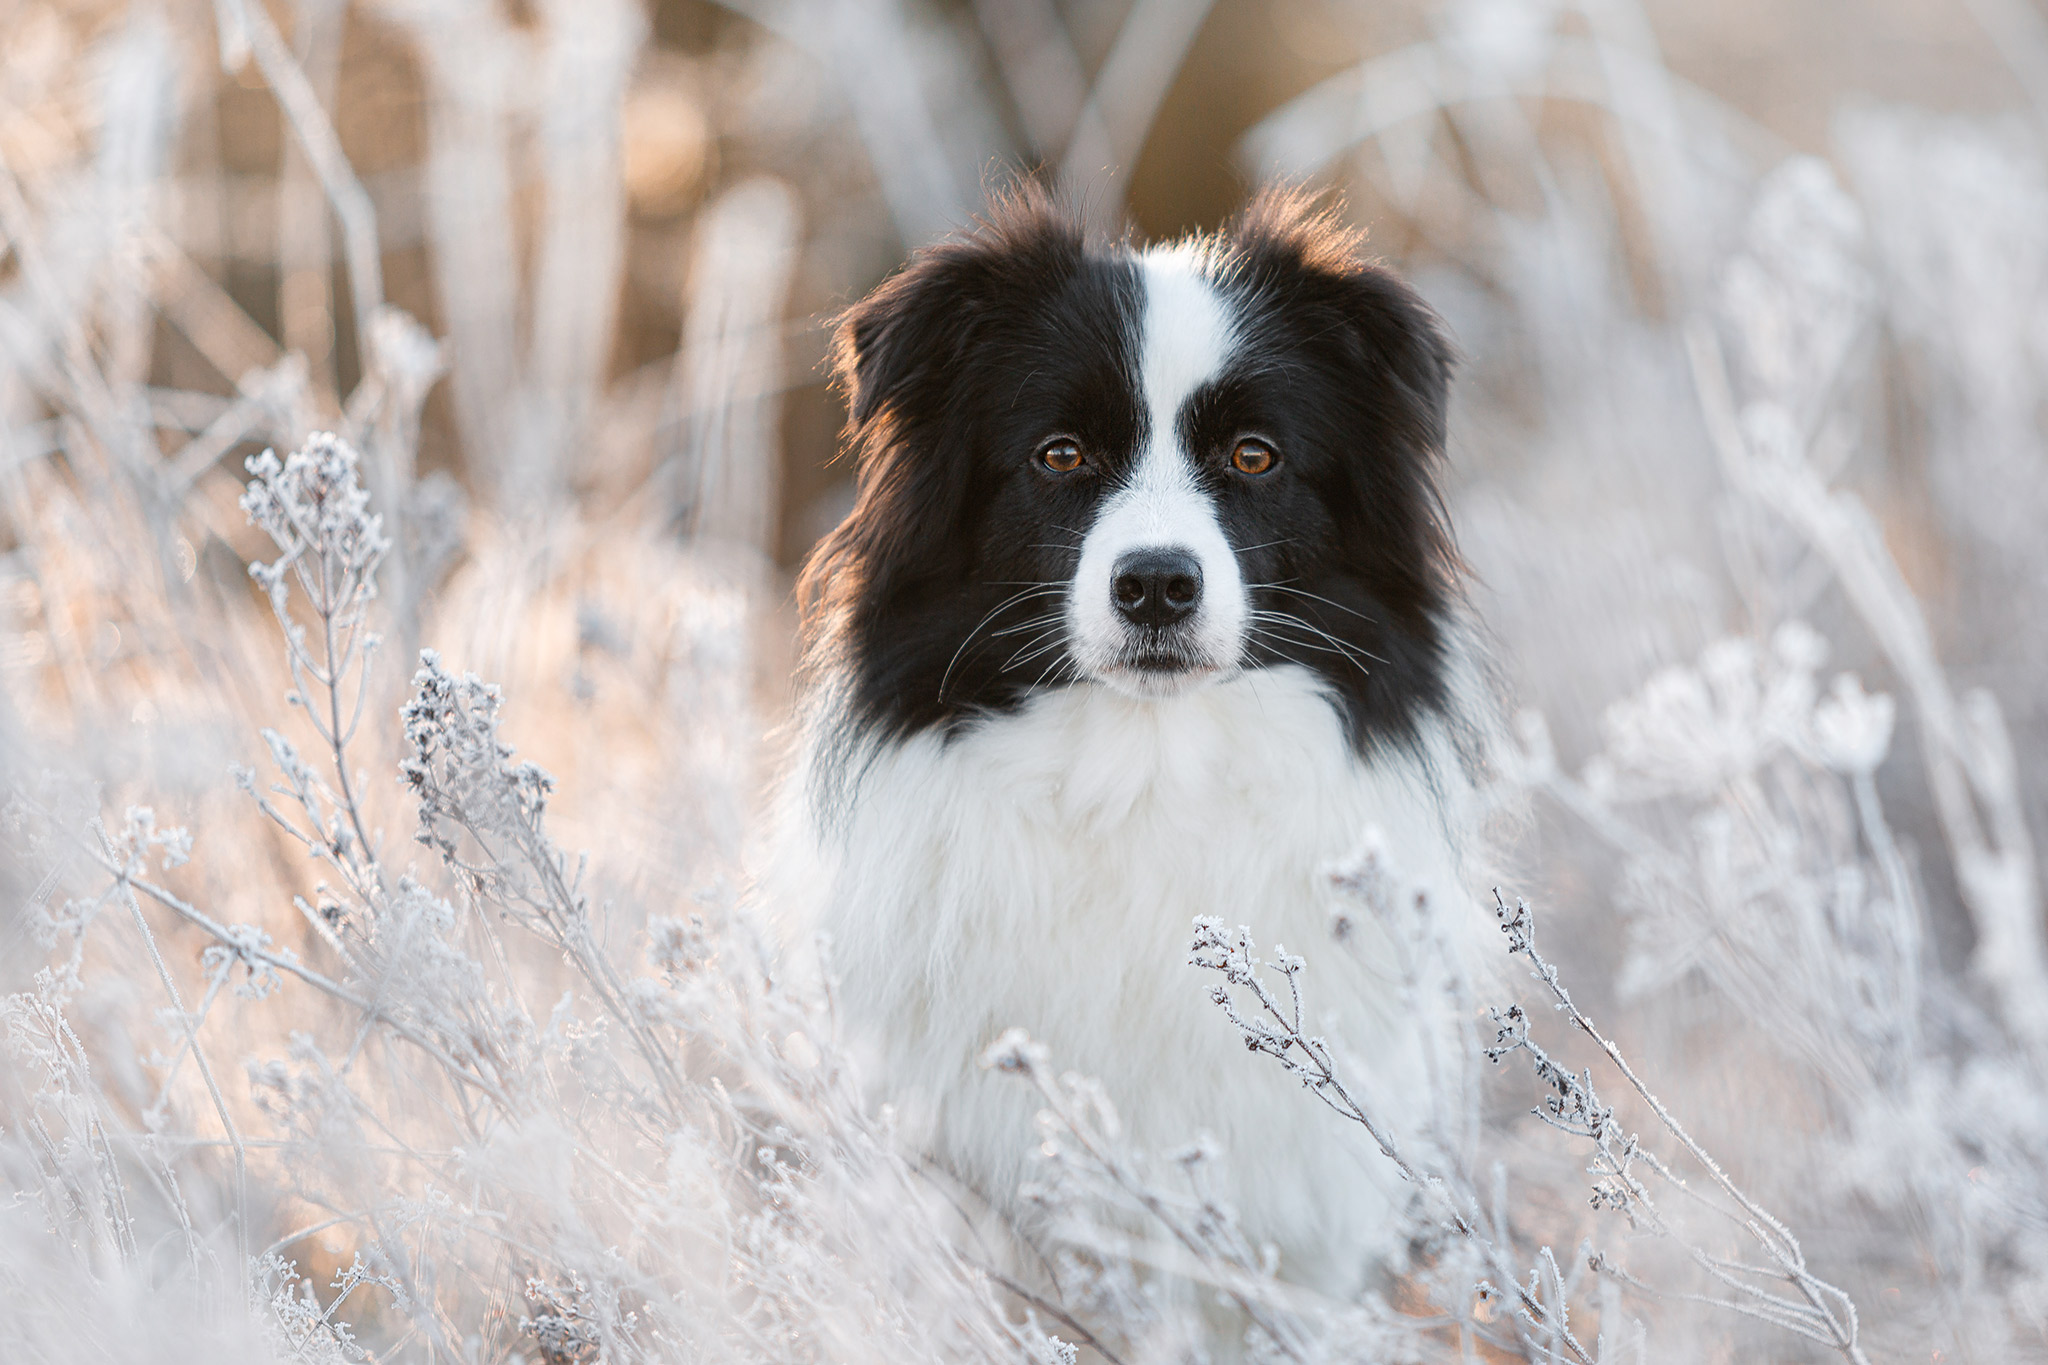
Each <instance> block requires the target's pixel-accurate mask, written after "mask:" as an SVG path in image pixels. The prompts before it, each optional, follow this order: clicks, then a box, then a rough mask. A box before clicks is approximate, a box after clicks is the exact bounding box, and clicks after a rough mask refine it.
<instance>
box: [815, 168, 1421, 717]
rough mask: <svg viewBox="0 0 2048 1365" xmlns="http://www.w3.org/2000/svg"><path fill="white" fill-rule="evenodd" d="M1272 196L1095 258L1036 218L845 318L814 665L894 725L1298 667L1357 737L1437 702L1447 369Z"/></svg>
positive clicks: (1015, 216)
mask: <svg viewBox="0 0 2048 1365" xmlns="http://www.w3.org/2000/svg"><path fill="white" fill-rule="evenodd" d="M1351 245H1352V243H1351V241H1350V239H1348V238H1346V237H1344V236H1342V235H1341V234H1340V233H1338V232H1337V231H1336V230H1335V229H1334V228H1333V227H1332V225H1331V224H1330V223H1329V222H1328V221H1327V220H1325V219H1322V218H1318V217H1314V216H1311V215H1310V214H1309V213H1308V212H1307V211H1306V209H1305V207H1304V205H1303V203H1302V202H1301V201H1300V200H1298V199H1294V198H1289V197H1285V196H1274V197H1270V198H1267V199H1263V200H1261V201H1260V202H1258V203H1256V204H1255V205H1254V206H1253V208H1252V209H1251V210H1250V211H1249V212H1248V213H1247V214H1246V215H1245V217H1244V218H1243V219H1241V220H1240V221H1239V223H1238V224H1237V225H1236V226H1235V227H1234V228H1232V229H1231V230H1230V231H1229V232H1227V233H1226V234H1225V235H1223V236H1222V237H1220V238H1217V239H1214V240H1209V241H1202V242H1197V243H1193V244H1188V245H1183V246H1180V247H1176V248H1172V249H1168V250H1155V251H1148V252H1143V253H1136V252H1131V251H1127V250H1106V251H1094V250H1090V249H1089V248H1088V247H1087V246H1086V245H1085V244H1084V243H1083V241H1082V238H1081V235H1080V232H1079V230H1078V229H1077V228H1075V227H1074V226H1072V225H1071V224H1070V223H1069V222H1067V221H1066V220H1065V219H1063V218H1062V217H1061V216H1060V215H1059V214H1058V213H1057V212H1056V211H1054V210H1053V209H1052V208H1051V207H1050V206H1049V205H1048V204H1047V203H1046V202H1045V201H1044V200H1043V199H1041V198H1036V197H1027V198H1024V199H1022V200H1020V201H1018V202H1016V203H1013V204H1011V205H1009V206H1008V207H1007V208H1006V209H1005V210H1003V211H1002V212H1001V213H1000V214H999V215H998V216H997V218H996V219H995V220H994V221H993V222H991V223H989V224H987V225H985V226H984V227H983V229H982V230H981V231H980V232H978V233H976V234H975V235H973V236H971V237H969V238H967V239H965V240H963V241H959V242H955V243H949V244H947V245H944V246H940V247H937V248H934V249H932V250H930V251H928V252H926V253H924V254H923V255H921V256H920V257H919V258H918V259H917V260H916V261H915V262H913V263H912V265H911V266H910V267H909V268H908V269H906V270H905V271H903V272H902V273H901V274H899V275H897V276H896V277H895V278H894V279H893V280H891V281H890V282H889V283H887V284H885V285H884V286H882V287H881V288H880V289H879V290H877V291H876V292H875V293H874V294H873V295H871V296H870V297H869V298H868V299H867V300H865V301H864V302H863V303H861V304H860V305H858V306H857V307H856V308H854V309H853V310H852V312H851V313H850V314H849V316H848V318H847V320H846V322H845V324H844V325H843V327H842V329H841V333H840V343H839V351H838V356H837V360H838V366H839V377H840V380H841V382H842V383H843V384H844V386H845V388H846V390H847V393H848V397H849V400H850V406H851V409H852V417H851V422H850V424H849V430H850V432H851V434H852V436H853V437H854V439H855V441H856V442H857V443H858V446H859V448H860V455H861V461H862V463H861V467H860V471H859V474H860V498H859V502H858V504H857V506H856V508H855V510H854V512H853V513H852V515H851V516H850V517H849V518H848V519H847V521H846V522H845V523H844V524H843V525H842V526H841V527H840V528H839V529H838V530H837V531H835V532H834V534H833V535H832V536H831V537H830V538H829V539H828V540H827V542H826V543H825V545H824V546H822V547H821V548H820V551H819V553H818V555H817V556H816V557H815V558H814V559H813V561H812V563H811V565H810V566H809V568H808V569H807V571H806V577H805V585H804V599H805V603H806V607H807V610H808V611H809V613H810V615H811V621H810V627H811V630H812V633H813V648H814V651H816V652H815V654H814V659H815V660H816V661H817V662H818V663H819V664H820V666H822V667H826V668H830V669H834V670H837V671H839V672H840V673H841V674H842V676H843V677H844V679H845V682H846V683H847V685H848V686H849V687H850V689H851V692H852V698H851V700H852V704H853V714H854V718H855V720H856V722H857V723H860V724H864V725H869V726H874V727H878V728H880V729H881V730H882V731H884V732H886V733H889V734H894V735H902V734H907V733H910V732H914V731H916V730H919V729H924V728H928V727H932V726H942V727H943V726H951V725H954V724H958V723H961V722H963V721H967V720H971V719H973V718H975V717H978V716H984V715H988V714H991V713H1000V712H1002V711H1004V710H1007V709H1010V708H1013V707H1015V706H1016V705H1018V704H1019V703H1020V702H1022V701H1023V700H1024V699H1025V698H1027V697H1028V696H1029V695H1030V694H1031V693H1032V692H1034V691H1036V690H1038V689H1042V688H1048V687H1062V686H1074V685H1091V684H1092V685H1101V686H1106V687H1110V688H1114V689H1116V690H1117V691H1119V692H1123V693H1125V694H1128V695H1131V696H1136V697H1150V698H1164V697H1170V696H1174V695H1176V694H1179V693H1182V692H1185V691H1187V690H1189V689H1193V688H1199V687H1202V686H1205V685H1208V684H1210V683H1213V682H1215V681H1217V680H1220V679H1224V678H1229V677H1233V676H1236V675H1238V674H1239V673H1241V672H1243V671H1244V670H1247V669H1258V668H1267V667H1274V666H1278V665H1283V664H1298V665H1302V666H1305V667H1307V668H1310V669H1312V670H1314V671H1315V672H1317V673H1318V674H1320V675H1321V676H1322V677H1323V678H1324V679H1325V681H1326V682H1327V684H1328V688H1329V691H1330V694H1331V696H1332V698H1333V700H1335V701H1336V702H1337V703H1338V704H1339V705H1340V707H1341V709H1342V711H1343V714H1344V717H1345V720H1346V722H1347V724H1348V725H1349V727H1350V730H1351V733H1352V735H1353V738H1354V740H1355V741H1356V742H1357V743H1359V744H1360V745H1365V744H1368V743H1371V742H1375V741H1378V740H1383V739H1388V738H1398V737H1401V736H1404V735H1406V734H1407V733H1408V732H1409V730H1410V728H1411V727H1412V723H1413V720H1414V719H1415V717H1416V716H1417V715H1418V714H1420V712H1421V711H1422V710H1424V709H1428V708H1432V707H1436V706H1439V705H1441V703H1442V699H1443V681H1442V676H1441V674H1442V658H1441V655H1442V645H1443V641H1442V639H1441V627H1442V623H1443V619H1444V616H1445V614H1446V612H1447V610H1448V608H1449V605H1450V602H1451V597H1452V594H1453V593H1454V592H1455V591H1456V586H1455V583H1456V566H1455V557H1454V554H1453V551H1452V549H1451V542H1450V539H1449V536H1448V534H1447V533H1446V531H1445V528H1444V525H1443V521H1442V517H1441V511H1440V504H1439V501H1438V498H1437V493H1436V488H1435V482H1434V469H1435V464H1436V462H1437V460H1438V458H1439V452H1440V451H1441V448H1442V440H1443V419H1444V404H1445V396H1446V388H1447V382H1448V374H1449V368H1450V357H1449V351H1448V347H1447V345H1446V343H1445V342H1444V341H1443V339H1442V336H1441V333H1440V332H1439V330H1438V328H1437V326H1436V324H1435V321H1434V318H1433V317H1432V315H1431V314H1430V313H1429V311H1428V309H1427V308H1426V307H1425V306H1424V305H1423V304H1422V303H1421V301H1420V300H1419V299H1417V298H1416V297H1415V295H1414V294H1413V293H1412V292H1410V291H1409V290H1408V289H1407V288H1406V287H1405V286H1404V285H1402V284H1400V283H1399V282H1398V281H1397V280H1395V279H1394V278H1393V277H1392V276H1390V275H1388V274H1386V273H1385V272H1383V271H1380V270H1378V269H1375V268H1372V267H1369V266H1364V265H1361V264H1360V263H1358V262H1357V261H1356V260H1355V259H1354V258H1353V257H1352V256H1351V254H1350V252H1351Z"/></svg>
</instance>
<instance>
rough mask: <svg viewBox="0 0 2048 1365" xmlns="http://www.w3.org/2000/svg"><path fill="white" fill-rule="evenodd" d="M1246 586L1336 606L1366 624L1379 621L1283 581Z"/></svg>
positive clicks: (1373, 624)
mask: <svg viewBox="0 0 2048 1365" xmlns="http://www.w3.org/2000/svg"><path fill="white" fill-rule="evenodd" d="M1246 586H1247V587H1248V588H1254V589H1256V588H1271V589H1272V590H1273V591H1274V592H1288V593H1293V594H1294V595H1295V596H1296V597H1306V598H1308V599H1310V600H1311V601H1315V602H1321V603H1323V604H1324V605H1325V606H1331V607H1335V608H1336V609H1337V610H1338V611H1342V612H1349V613H1350V614H1351V615H1353V616H1356V617H1357V618H1358V619H1359V620H1361V621H1363V622H1365V623H1366V624H1367V625H1369V626H1376V625H1378V624H1379V622H1378V621H1375V620H1374V619H1373V618H1372V617H1370V616H1367V615H1366V614H1365V613H1364V612H1362V611H1354V610H1353V609H1352V608H1350V607H1347V606H1345V605H1344V604H1343V603H1342V602H1337V601H1332V600H1331V599H1330V598H1327V597H1325V596H1323V595H1322V594H1321V593H1315V592H1310V591H1309V590H1308V589H1306V588H1290V587H1288V586H1287V585H1286V584H1285V583H1284V582H1283V583H1250V584H1247V585H1246Z"/></svg>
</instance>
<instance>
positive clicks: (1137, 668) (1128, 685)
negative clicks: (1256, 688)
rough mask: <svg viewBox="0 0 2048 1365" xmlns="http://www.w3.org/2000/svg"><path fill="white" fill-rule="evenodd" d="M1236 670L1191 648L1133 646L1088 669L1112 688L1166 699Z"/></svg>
mask: <svg viewBox="0 0 2048 1365" xmlns="http://www.w3.org/2000/svg"><path fill="white" fill-rule="evenodd" d="M1232 671H1233V670H1231V669H1229V668H1227V667H1225V666H1224V665H1222V664H1220V663H1218V662H1217V661H1216V660H1214V659H1212V658H1210V657H1208V656H1207V655H1206V654H1204V653H1202V652H1200V651H1197V650H1189V649H1151V650H1129V651H1125V652H1123V653H1120V654H1119V655H1117V657H1116V658H1115V659H1114V660H1113V661H1110V662H1106V663H1102V664H1098V665H1095V666H1093V667H1091V668H1089V669H1088V672H1089V674H1090V675H1091V676H1093V677H1094V679H1095V680H1096V681H1097V682H1099V683H1101V684H1102V685H1103V686H1105V687H1108V688H1109V689H1110V690H1112V691H1115V692H1120V693H1122V694H1123V695H1124V696H1126V697H1131V698H1133V699H1135V700H1138V701H1166V700H1168V699H1170V698H1173V697H1181V696H1186V695H1187V694H1188V693H1190V692H1197V691H1200V690H1201V689H1202V688H1204V687H1207V686H1209V685H1210V684H1211V683H1214V682H1218V681H1221V680H1222V679H1223V678H1225V677H1227V676H1228V675H1229V674H1230V673H1231V672H1232Z"/></svg>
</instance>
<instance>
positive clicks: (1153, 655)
mask: <svg viewBox="0 0 2048 1365" xmlns="http://www.w3.org/2000/svg"><path fill="white" fill-rule="evenodd" d="M1123 666H1124V667H1125V668H1128V669H1130V670H1132V671H1133V672H1136V673H1157V674H1165V675H1171V674H1175V673H1192V672H1195V671H1197V670H1200V671H1203V672H1206V671H1208V667H1209V665H1208V664H1207V663H1205V662H1204V661H1202V660H1200V659H1197V658H1195V657H1194V656H1193V655H1191V654H1184V653H1182V652H1181V651H1179V650H1146V651H1144V652H1142V653H1138V654H1133V655H1130V656H1129V657H1128V658H1126V659H1125V660H1124V661H1123Z"/></svg>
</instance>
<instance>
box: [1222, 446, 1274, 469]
mask: <svg viewBox="0 0 2048 1365" xmlns="http://www.w3.org/2000/svg"><path fill="white" fill-rule="evenodd" d="M1279 458H1280V457H1279V456H1277V455H1275V454H1274V453H1273V447H1271V446H1269V445H1267V444H1266V443H1265V442H1264V441H1239V442H1238V443H1237V449H1235V450H1233V451H1231V452H1230V463H1231V467H1232V468H1234V469H1236V470H1237V472H1238V473H1240V474H1263V473H1265V472H1266V471H1267V470H1269V469H1271V468H1272V467H1273V466H1274V464H1276V463H1277V462H1278V461H1279Z"/></svg>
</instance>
